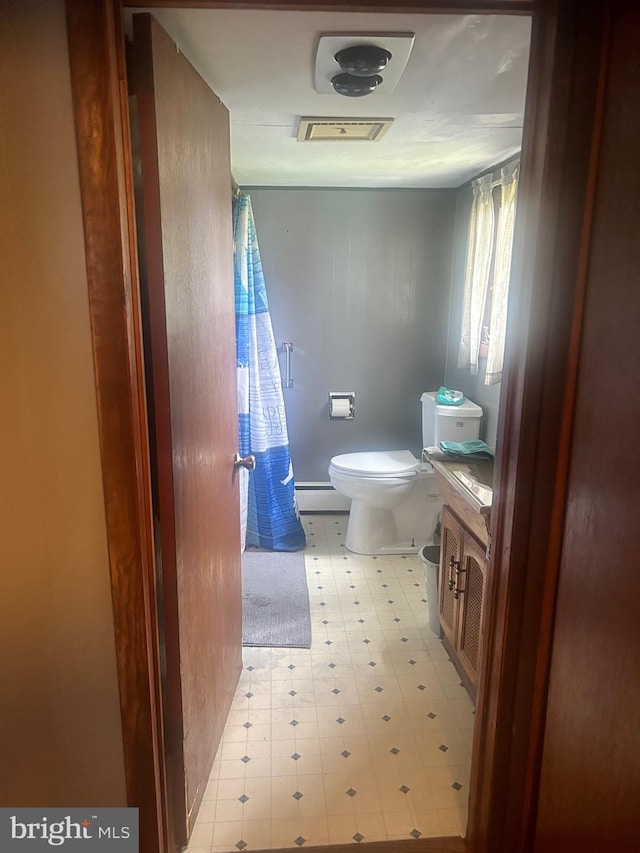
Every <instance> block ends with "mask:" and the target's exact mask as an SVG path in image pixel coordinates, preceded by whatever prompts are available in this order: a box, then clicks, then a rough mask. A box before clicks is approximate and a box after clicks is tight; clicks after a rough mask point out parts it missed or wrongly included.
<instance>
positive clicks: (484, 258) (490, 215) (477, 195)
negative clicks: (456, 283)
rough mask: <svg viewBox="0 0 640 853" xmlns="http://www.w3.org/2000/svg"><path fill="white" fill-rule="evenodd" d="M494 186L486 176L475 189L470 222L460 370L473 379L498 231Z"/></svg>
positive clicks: (459, 356) (459, 355)
mask: <svg viewBox="0 0 640 853" xmlns="http://www.w3.org/2000/svg"><path fill="white" fill-rule="evenodd" d="M491 182H492V176H491V175H485V176H484V177H482V178H478V179H477V180H475V181H474V182H473V185H472V186H473V205H472V208H471V219H470V222H469V239H468V244H467V262H466V267H465V281H464V303H463V309H462V331H461V336H460V348H459V350H458V367H462V368H469V369H470V370H471V373H472V374H474V375H475V374H477V373H478V353H479V351H480V339H481V333H482V320H483V317H484V310H485V305H486V300H487V291H488V289H489V273H490V271H491V252H492V248H493V235H494V227H495V223H494V219H495V215H494V208H493V198H492V195H491Z"/></svg>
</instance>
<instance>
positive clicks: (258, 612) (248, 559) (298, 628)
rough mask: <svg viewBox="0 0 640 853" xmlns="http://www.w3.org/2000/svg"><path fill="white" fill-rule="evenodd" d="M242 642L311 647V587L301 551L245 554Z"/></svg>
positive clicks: (256, 551)
mask: <svg viewBox="0 0 640 853" xmlns="http://www.w3.org/2000/svg"><path fill="white" fill-rule="evenodd" d="M242 644H243V645H244V646H282V647H285V648H287V647H288V648H292V649H309V648H311V618H310V615H309V590H308V588H307V575H306V572H305V568H304V554H303V553H302V552H301V551H296V552H294V553H283V552H281V551H260V550H257V549H256V550H254V549H249V550H247V551H245V552H244V554H243V555H242Z"/></svg>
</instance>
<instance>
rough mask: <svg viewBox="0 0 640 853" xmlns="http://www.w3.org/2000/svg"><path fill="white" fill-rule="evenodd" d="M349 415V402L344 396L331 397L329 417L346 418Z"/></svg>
mask: <svg viewBox="0 0 640 853" xmlns="http://www.w3.org/2000/svg"><path fill="white" fill-rule="evenodd" d="M350 416H351V404H350V402H349V400H348V399H347V398H346V397H338V398H337V399H336V398H332V399H331V401H330V403H329V417H330V418H348V417H350Z"/></svg>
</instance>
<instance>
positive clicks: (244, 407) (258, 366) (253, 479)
mask: <svg viewBox="0 0 640 853" xmlns="http://www.w3.org/2000/svg"><path fill="white" fill-rule="evenodd" d="M233 246H234V280H235V297H236V355H237V364H238V432H239V439H240V453H241V455H242V456H247V455H249V454H250V453H251V454H253V455H254V456H255V458H256V467H255V470H254V471H252V472H251V473H250V474H249V473H248V472H246V471H244V469H241V470H242V480H241V511H242V545H243V547H244V545H245V544H246V545H256V546H259V547H261V548H269V549H271V550H274V551H297V550H298V549H299V548H303V547H304V545H305V535H304V530H303V529H302V524H301V523H300V517H299V515H298V510H297V507H296V497H295V483H294V479H293V467H292V465H291V458H290V455H289V437H288V434H287V419H286V415H285V409H284V398H283V396H282V380H281V378H280V367H279V364H278V354H277V350H276V344H275V340H274V337H273V328H272V325H271V316H270V314H269V306H268V303H267V292H266V289H265V283H264V275H263V272H262V262H261V260H260V251H259V249H258V241H257V239H256V229H255V224H254V221H253V211H252V210H251V200H250V198H249V196H248V195H240V196H239V197H237V198H234V200H233Z"/></svg>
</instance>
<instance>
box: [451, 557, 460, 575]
mask: <svg viewBox="0 0 640 853" xmlns="http://www.w3.org/2000/svg"><path fill="white" fill-rule="evenodd" d="M449 568H451V569H455V570H456V571H459V569H460V560H456V558H455V557H454V556H453V554H452V555H451V556H450V557H449Z"/></svg>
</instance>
